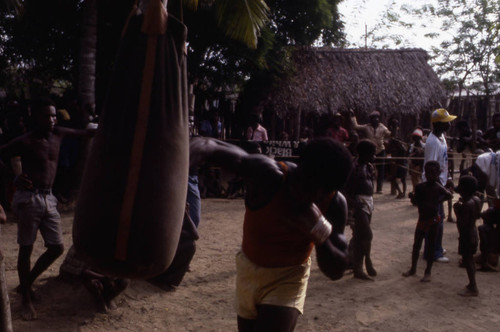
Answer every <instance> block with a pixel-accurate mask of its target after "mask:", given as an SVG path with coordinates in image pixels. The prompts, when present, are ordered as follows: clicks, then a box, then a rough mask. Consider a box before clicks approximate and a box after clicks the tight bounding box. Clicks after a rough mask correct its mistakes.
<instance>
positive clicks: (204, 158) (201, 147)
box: [189, 137, 283, 183]
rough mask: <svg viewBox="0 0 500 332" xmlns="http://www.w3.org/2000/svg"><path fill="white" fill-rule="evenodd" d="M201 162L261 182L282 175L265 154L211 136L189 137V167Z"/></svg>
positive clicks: (196, 165) (198, 164)
mask: <svg viewBox="0 0 500 332" xmlns="http://www.w3.org/2000/svg"><path fill="white" fill-rule="evenodd" d="M203 163H212V164H215V165H217V166H219V167H222V168H224V169H226V170H228V171H230V172H233V173H235V174H236V175H239V176H242V177H245V178H256V179H258V180H259V182H263V183H265V182H266V181H269V180H275V179H276V177H281V176H282V175H283V173H282V171H281V169H280V168H279V167H278V164H277V163H276V162H275V161H274V160H273V159H271V158H269V157H267V156H265V155H261V154H248V153H247V152H246V151H245V150H243V149H241V148H240V147H238V146H236V145H234V144H230V143H227V142H224V141H220V140H217V139H213V138H208V137H194V138H191V140H190V143H189V167H190V168H192V167H198V166H200V165H201V164H203ZM272 182H273V183H274V181H272Z"/></svg>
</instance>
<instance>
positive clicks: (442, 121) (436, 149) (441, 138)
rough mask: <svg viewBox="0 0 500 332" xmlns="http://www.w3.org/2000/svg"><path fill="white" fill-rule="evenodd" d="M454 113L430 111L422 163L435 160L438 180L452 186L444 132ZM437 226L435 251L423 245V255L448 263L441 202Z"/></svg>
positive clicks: (448, 126)
mask: <svg viewBox="0 0 500 332" xmlns="http://www.w3.org/2000/svg"><path fill="white" fill-rule="evenodd" d="M456 118H457V117H456V116H455V115H450V114H449V113H448V111H447V110H445V109H444V108H439V109H437V110H435V111H433V112H432V114H431V122H432V132H431V133H430V134H429V137H427V140H426V142H425V148H424V165H425V163H427V162H428V161H431V160H435V161H437V162H438V163H439V165H440V166H441V173H440V174H439V182H440V183H441V184H442V185H443V186H445V187H450V186H451V188H453V182H452V181H451V179H448V145H447V144H446V137H445V133H446V132H447V131H448V129H450V122H451V121H453V120H455V119H456ZM422 178H423V181H426V180H427V178H426V177H425V171H424V173H423V174H422ZM439 217H440V219H441V220H440V221H439V226H438V233H437V235H436V245H435V247H434V248H435V252H434V253H428V252H427V250H426V247H427V246H425V247H424V255H425V256H427V255H432V254H433V255H434V260H435V261H436V262H440V263H448V262H449V259H448V258H447V257H445V256H444V250H443V246H442V243H443V220H444V207H443V204H442V203H441V204H440V205H439Z"/></svg>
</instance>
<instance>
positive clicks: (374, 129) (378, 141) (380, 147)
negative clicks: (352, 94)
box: [349, 110, 391, 194]
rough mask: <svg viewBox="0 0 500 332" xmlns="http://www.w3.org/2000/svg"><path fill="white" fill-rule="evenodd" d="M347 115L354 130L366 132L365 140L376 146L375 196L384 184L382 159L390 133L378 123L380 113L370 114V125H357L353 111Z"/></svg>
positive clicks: (379, 192)
mask: <svg viewBox="0 0 500 332" xmlns="http://www.w3.org/2000/svg"><path fill="white" fill-rule="evenodd" d="M349 114H350V116H351V126H352V128H353V129H355V130H364V131H365V132H366V135H367V137H366V139H369V140H370V141H372V142H373V143H375V146H376V154H375V156H376V157H377V158H376V159H375V164H376V165H377V191H376V193H377V194H382V183H383V182H384V168H385V162H384V160H385V159H384V157H385V155H386V152H385V140H386V139H388V138H389V137H391V131H390V130H389V129H387V127H386V126H384V125H383V124H382V123H381V122H380V112H378V111H373V112H371V113H370V123H367V124H364V125H359V124H358V122H357V120H356V116H355V115H354V111H352V110H350V111H349Z"/></svg>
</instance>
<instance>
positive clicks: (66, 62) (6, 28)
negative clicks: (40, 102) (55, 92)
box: [0, 0, 81, 93]
mask: <svg viewBox="0 0 500 332" xmlns="http://www.w3.org/2000/svg"><path fill="white" fill-rule="evenodd" d="M22 3H23V7H22V8H23V9H22V11H20V14H19V15H17V16H16V10H15V9H10V10H8V11H7V12H4V13H3V15H1V16H2V17H1V18H0V33H1V35H2V36H1V38H0V43H1V44H0V49H1V50H2V56H1V58H2V60H1V61H3V63H4V64H5V66H2V68H1V69H0V70H1V74H0V79H1V80H2V81H0V84H1V85H3V86H9V85H12V84H14V83H13V82H22V83H21V84H22V85H24V86H26V87H28V90H31V93H41V92H47V91H49V89H50V87H51V86H52V83H53V82H54V80H56V79H62V80H67V81H72V80H73V77H74V71H73V68H74V66H73V65H74V62H75V57H76V52H77V51H78V41H79V24H78V23H79V22H80V4H81V1H79V0H44V1H37V0H25V1H23V2H22ZM35 90H36V91H35ZM25 91H27V90H25Z"/></svg>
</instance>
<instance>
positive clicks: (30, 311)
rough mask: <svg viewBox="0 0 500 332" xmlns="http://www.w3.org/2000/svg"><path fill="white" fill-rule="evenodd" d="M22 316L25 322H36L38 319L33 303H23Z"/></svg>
mask: <svg viewBox="0 0 500 332" xmlns="http://www.w3.org/2000/svg"><path fill="white" fill-rule="evenodd" d="M21 316H22V317H23V319H24V320H35V319H37V316H36V311H35V308H34V307H33V303H31V301H29V302H25V303H23V307H22V313H21Z"/></svg>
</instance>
